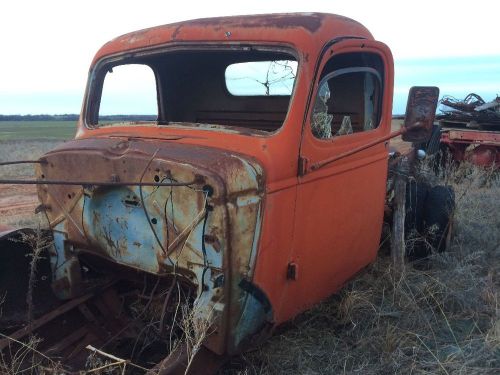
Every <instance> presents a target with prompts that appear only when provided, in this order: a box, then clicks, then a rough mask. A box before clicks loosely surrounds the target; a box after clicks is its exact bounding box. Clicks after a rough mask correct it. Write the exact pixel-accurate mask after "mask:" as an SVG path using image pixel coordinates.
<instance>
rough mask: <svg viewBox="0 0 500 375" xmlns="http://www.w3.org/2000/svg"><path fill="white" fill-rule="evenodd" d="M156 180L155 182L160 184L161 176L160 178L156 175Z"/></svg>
mask: <svg viewBox="0 0 500 375" xmlns="http://www.w3.org/2000/svg"><path fill="white" fill-rule="evenodd" d="M154 180H155V182H160V176H158V175H157V174H156V175H155V177H154Z"/></svg>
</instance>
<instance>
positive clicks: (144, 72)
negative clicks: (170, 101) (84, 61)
mask: <svg viewBox="0 0 500 375" xmlns="http://www.w3.org/2000/svg"><path fill="white" fill-rule="evenodd" d="M156 90H157V89H156V79H155V75H154V72H153V70H152V69H151V68H150V67H149V66H148V65H145V64H124V65H117V66H114V67H112V68H109V69H108V70H107V72H106V75H105V77H104V83H103V87H102V93H101V101H100V105H99V114H98V124H99V125H101V126H105V125H112V124H116V123H120V124H123V123H127V124H132V123H136V122H156V120H157V118H158V103H157V91H156Z"/></svg>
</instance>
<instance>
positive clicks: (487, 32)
mask: <svg viewBox="0 0 500 375" xmlns="http://www.w3.org/2000/svg"><path fill="white" fill-rule="evenodd" d="M296 11H307V12H310V11H316V12H327V13H336V14H341V15H344V16H348V17H350V18H353V19H356V20H357V21H360V22H361V23H363V24H364V25H365V26H366V27H368V29H369V30H370V31H371V32H372V34H373V35H374V36H375V38H376V39H377V40H380V41H383V42H385V43H386V44H388V45H389V46H390V48H391V50H392V52H393V55H394V58H395V60H396V98H395V99H396V100H395V102H396V103H397V104H396V106H397V108H395V112H398V111H400V107H401V106H403V105H404V97H405V96H406V93H407V90H408V87H409V86H411V85H414V84H434V85H438V86H441V92H442V93H443V94H446V93H449V94H454V95H462V94H465V93H468V92H470V91H475V92H477V93H478V94H480V95H484V96H485V99H488V100H491V99H493V97H494V95H495V94H496V93H499V94H500V40H499V38H498V35H499V28H498V25H499V20H500V1H498V0H496V1H494V0H493V1H488V0H484V1H481V2H478V1H476V2H471V1H459V0H454V1H439V0H433V1H428V0H419V1H411V2H409V1H383V0H379V1H357V0H343V1H337V0H329V1H319V0H307V1H300V2H298V1H297V2H294V1H291V0H286V1H282V0H272V1H269V0H263V1H261V0H253V1H248V0H244V1H237V0H232V1H215V0H212V1H200V2H197V1H166V0H164V1H154V0H142V1H137V0H135V1H128V0H121V1H117V0H106V1H105V0H101V1H93V0H87V1H57V0H44V1H36V0H16V1H9V0H3V1H2V2H1V5H0V14H1V15H2V17H1V19H0V41H1V48H2V52H1V58H0V113H3V114H6V113H11V114H12V113H21V114H26V113H77V112H79V110H80V105H81V100H82V94H83V90H84V87H85V82H86V78H87V71H88V67H89V64H90V61H91V59H92V57H93V55H94V53H95V52H96V51H97V49H98V48H99V47H100V46H101V45H102V44H104V43H105V42H106V41H108V40H110V39H112V38H114V37H116V36H118V35H120V34H124V33H127V32H129V31H133V30H136V29H141V28H146V27H151V26H156V25H161V24H166V23H170V22H175V21H180V20H186V19H192V18H199V17H210V16H225V15H236V14H254V13H270V12H296ZM491 96H493V97H491ZM398 103H399V104H398Z"/></svg>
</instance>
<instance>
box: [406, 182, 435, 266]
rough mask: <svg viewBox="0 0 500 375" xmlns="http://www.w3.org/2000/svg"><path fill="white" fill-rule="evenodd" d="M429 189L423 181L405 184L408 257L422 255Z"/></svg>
mask: <svg viewBox="0 0 500 375" xmlns="http://www.w3.org/2000/svg"><path fill="white" fill-rule="evenodd" d="M429 189H430V185H429V184H427V183H425V182H417V181H415V180H409V181H408V183H407V184H406V202H405V204H406V210H405V211H406V216H405V240H406V249H407V250H406V252H407V256H408V257H409V258H410V259H411V258H420V257H422V254H421V253H422V248H424V247H425V241H424V240H423V239H422V233H423V231H424V212H425V202H426V200H427V194H428V192H429ZM424 256H425V255H424Z"/></svg>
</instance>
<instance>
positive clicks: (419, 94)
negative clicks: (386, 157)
mask: <svg viewBox="0 0 500 375" xmlns="http://www.w3.org/2000/svg"><path fill="white" fill-rule="evenodd" d="M438 99H439V88H438V87H433V86H414V87H412V88H411V89H410V92H409V94H408V103H407V104H406V114H405V122H404V128H405V129H404V132H403V134H402V138H403V141H405V142H415V143H420V142H427V141H428V140H429V138H430V137H431V133H432V125H433V123H434V117H435V116H436V108H437V103H438Z"/></svg>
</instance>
